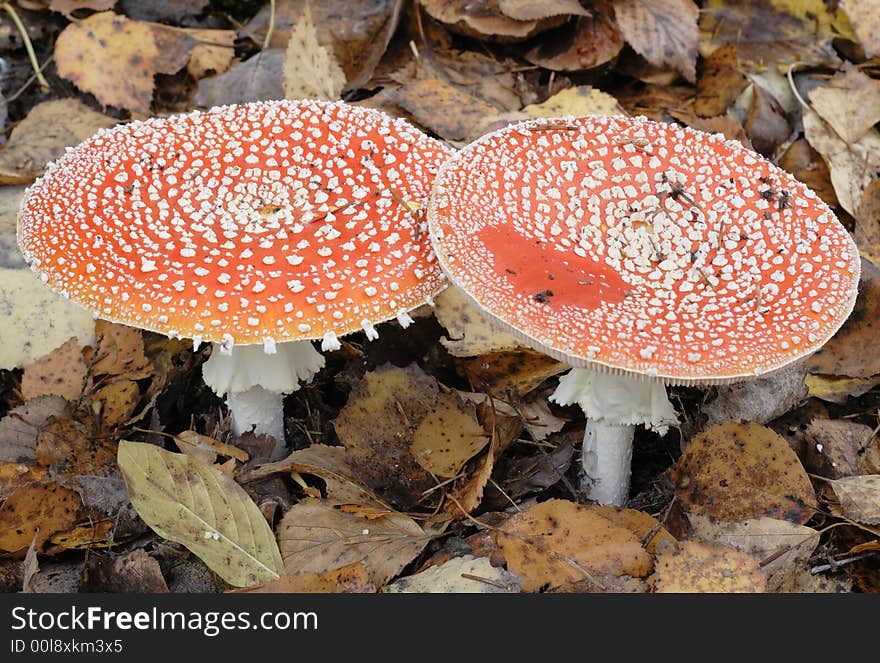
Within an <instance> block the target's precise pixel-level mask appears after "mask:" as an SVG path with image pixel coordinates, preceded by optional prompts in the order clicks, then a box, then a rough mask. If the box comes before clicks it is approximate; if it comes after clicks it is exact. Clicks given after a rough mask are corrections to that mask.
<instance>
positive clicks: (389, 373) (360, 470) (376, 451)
mask: <svg viewBox="0 0 880 663" xmlns="http://www.w3.org/2000/svg"><path fill="white" fill-rule="evenodd" d="M438 393H439V391H438V385H437V381H436V380H435V379H434V378H432V377H431V376H429V375H427V374H426V373H425V372H424V371H423V370H422V369H421V368H419V367H418V366H416V365H415V364H413V365H410V366H408V367H407V368H397V367H394V366H391V365H384V366H380V367H379V368H377V369H376V370H375V371H371V372H370V373H367V374H366V375H365V376H364V378H363V379H362V380H360V381H359V382H357V383H356V384H355V385H354V387H353V388H352V390H351V394H350V395H349V397H348V402H347V403H346V404H345V407H344V408H342V410H341V411H340V412H339V416H338V417H337V418H336V419H335V420H334V422H333V425H334V427H335V428H336V433H337V434H338V435H339V439H340V440H341V441H342V443H343V444H344V445H345V448H346V451H347V452H348V462H349V464H350V465H351V466H352V468H353V469H354V471H355V474H356V475H357V476H358V477H360V479H361V480H362V481H363V482H364V483H365V484H366V485H367V486H369V487H370V488H371V489H372V490H375V491H376V492H377V493H379V495H380V496H383V497H385V498H386V499H387V500H389V501H390V502H391V503H392V504H394V505H395V506H397V505H400V506H401V507H402V508H409V507H411V506H413V505H414V504H416V503H417V502H418V501H419V500H420V499H421V497H422V493H423V491H425V490H427V489H428V488H430V487H431V486H433V485H434V479H433V478H432V477H431V475H430V474H429V473H428V472H427V471H426V470H425V469H423V468H422V467H421V466H420V465H419V464H418V462H417V461H416V459H415V457H414V456H413V452H412V448H411V447H412V439H413V433H414V431H415V429H416V428H417V427H418V426H419V424H421V422H422V421H423V420H424V418H425V417H426V416H427V415H428V414H429V413H430V412H431V411H433V409H434V407H435V404H436V402H437V394H438Z"/></svg>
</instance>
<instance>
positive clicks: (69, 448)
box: [36, 417, 116, 488]
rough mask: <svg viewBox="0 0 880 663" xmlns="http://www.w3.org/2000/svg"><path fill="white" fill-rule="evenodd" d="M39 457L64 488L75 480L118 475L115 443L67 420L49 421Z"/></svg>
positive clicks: (40, 439) (41, 438)
mask: <svg viewBox="0 0 880 663" xmlns="http://www.w3.org/2000/svg"><path fill="white" fill-rule="evenodd" d="M36 455H37V460H38V461H39V462H40V464H41V465H45V466H47V467H49V468H51V470H52V473H53V475H55V476H56V477H57V478H58V480H59V481H60V482H61V483H62V484H66V479H67V478H68V477H72V476H77V475H80V476H93V477H98V476H107V475H109V474H112V473H113V472H115V463H114V460H115V456H116V445H115V444H114V443H113V439H112V438H108V437H103V436H97V437H93V436H91V435H89V433H88V430H87V429H86V427H85V426H83V425H82V424H81V423H79V422H78V421H74V420H73V419H69V418H67V417H50V418H49V419H47V420H46V422H45V423H44V424H43V425H42V426H41V427H40V434H39V435H38V436H37V448H36ZM67 487H69V488H72V486H67Z"/></svg>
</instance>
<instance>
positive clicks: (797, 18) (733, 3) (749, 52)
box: [700, 0, 842, 72]
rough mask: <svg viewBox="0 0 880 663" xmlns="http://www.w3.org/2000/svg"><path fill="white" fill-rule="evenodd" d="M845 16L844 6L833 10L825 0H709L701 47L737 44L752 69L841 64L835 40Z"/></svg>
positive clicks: (705, 52) (706, 52)
mask: <svg viewBox="0 0 880 663" xmlns="http://www.w3.org/2000/svg"><path fill="white" fill-rule="evenodd" d="M841 16H842V14H841V13H840V11H839V10H838V12H836V13H830V12H829V11H828V9H827V6H826V5H825V3H824V2H823V0H798V1H797V2H791V1H789V0H781V1H780V0H754V1H753V2H748V3H743V2H739V1H738V0H707V2H705V4H704V6H703V8H702V11H701V13H700V32H701V39H700V52H701V54H702V55H703V56H707V55H709V54H710V53H712V52H713V51H714V50H715V49H716V48H719V47H720V46H723V45H725V44H736V47H737V53H738V55H739V60H740V62H741V63H742V64H743V65H744V67H745V68H746V69H748V70H750V71H753V70H760V69H764V68H767V67H773V66H775V67H777V68H778V69H779V70H780V71H782V72H785V71H786V70H787V68H788V67H789V65H792V64H795V63H799V64H802V65H807V66H814V65H820V64H827V65H833V64H837V63H839V62H840V59H839V58H838V57H837V55H836V54H835V52H834V49H833V47H832V43H831V42H832V40H833V39H835V38H836V37H838V36H839V35H840V34H841V29H842V24H841V21H840V17H841Z"/></svg>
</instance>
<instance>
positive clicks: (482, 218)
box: [428, 116, 860, 504]
mask: <svg viewBox="0 0 880 663" xmlns="http://www.w3.org/2000/svg"><path fill="white" fill-rule="evenodd" d="M428 226H429V231H430V233H431V238H432V242H433V245H434V250H435V251H436V252H437V255H438V260H439V261H440V264H441V266H442V267H443V269H444V271H445V272H446V273H447V276H448V277H449V279H450V281H451V282H452V283H453V284H455V285H457V286H459V287H460V288H462V289H463V290H464V292H466V293H467V294H468V295H469V296H470V297H471V298H473V299H474V301H476V303H477V304H478V305H479V306H481V307H482V308H483V309H484V310H486V311H487V312H488V313H490V314H491V315H493V316H494V317H496V318H497V319H498V320H499V321H501V322H502V323H503V324H504V325H505V326H506V327H508V328H509V329H510V330H511V331H512V333H513V334H514V335H515V336H516V337H517V338H519V339H521V340H522V341H523V342H524V343H527V344H529V345H531V346H532V347H534V348H536V349H539V350H542V351H543V352H546V353H547V354H549V355H551V356H553V357H555V358H557V359H559V360H561V361H564V362H566V363H568V364H570V365H571V366H573V367H575V368H574V369H573V370H572V371H571V372H569V373H568V374H566V375H565V376H564V377H563V378H562V379H561V380H560V383H559V387H558V388H557V390H556V391H555V393H554V394H553V396H551V398H552V399H554V400H556V401H557V402H560V403H563V404H568V403H579V404H580V405H581V406H582V407H583V409H584V412H585V414H586V415H587V418H588V422H587V428H586V431H585V434H584V445H583V465H584V469H585V472H586V476H587V478H588V479H589V480H590V481H589V483H590V484H591V485H589V486H587V496H588V497H589V498H590V499H594V500H596V501H599V502H602V503H606V504H622V503H624V502H625V500H626V497H627V494H628V487H629V473H630V468H629V465H630V459H631V456H632V438H633V427H634V425H636V424H638V423H641V424H644V425H646V426H648V427H650V428H653V429H654V430H656V431H658V432H660V433H661V434H662V433H664V432H665V431H666V428H667V427H668V426H669V425H671V424H673V423H675V421H676V418H677V417H676V414H675V410H674V408H673V407H672V405H671V404H670V403H669V400H668V399H667V397H666V392H665V387H664V385H667V384H668V385H711V384H720V383H725V382H734V381H738V380H745V379H748V378H749V377H752V376H756V375H760V374H763V373H767V372H770V371H773V370H776V369H779V368H781V367H783V366H785V365H787V364H789V363H790V362H793V361H795V360H797V359H799V358H801V357H804V356H806V355H808V354H810V353H812V352H814V351H815V350H817V349H818V348H819V347H820V346H821V345H822V344H823V343H824V342H825V341H826V340H827V339H828V338H829V337H831V336H832V335H833V334H834V333H835V331H836V330H837V329H838V328H839V327H840V326H841V324H843V322H844V320H845V319H846V318H847V316H848V315H849V313H850V312H851V310H852V307H853V305H854V303H855V298H856V294H857V288H858V280H859V270H860V264H859V256H858V252H857V250H856V247H855V244H854V242H853V240H852V238H851V237H850V235H849V233H848V232H847V231H846V230H845V229H844V228H843V226H842V225H841V224H840V223H839V222H838V221H837V219H836V218H835V217H834V215H833V213H832V212H831V210H830V209H829V208H828V207H827V206H826V205H825V204H824V203H823V202H822V201H821V200H820V199H819V198H818V196H816V195H815V194H814V193H813V192H812V191H810V190H809V189H808V188H807V187H806V186H805V185H804V184H802V183H801V182H798V181H797V180H796V179H795V178H794V177H793V176H791V175H790V174H788V173H786V172H785V171H783V170H781V169H780V168H778V167H776V166H775V165H773V164H772V163H770V162H769V161H767V160H766V159H764V158H762V157H761V156H759V155H757V154H755V153H753V152H751V151H749V150H747V149H745V148H743V147H742V146H741V145H740V144H739V143H737V142H734V141H728V140H726V139H725V138H724V137H723V136H721V135H709V134H706V133H703V132H699V131H695V130H692V129H689V128H683V127H679V126H673V125H668V124H662V123H658V122H652V121H649V120H646V119H645V118H626V117H598V116H596V117H582V118H562V119H545V120H534V121H526V122H523V123H520V124H517V125H513V126H509V127H505V128H504V129H501V130H499V131H496V132H494V133H491V134H487V135H485V136H483V137H482V138H480V139H479V140H477V141H476V142H475V143H472V144H471V145H468V146H467V147H465V148H464V149H462V150H461V151H460V152H459V153H458V154H457V155H456V156H455V157H453V158H452V159H451V160H450V161H448V162H447V163H446V164H445V165H444V166H443V168H441V170H440V173H439V174H438V176H437V179H436V180H435V183H434V191H433V194H432V198H431V201H430V203H429V207H428Z"/></svg>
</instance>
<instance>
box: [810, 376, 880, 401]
mask: <svg viewBox="0 0 880 663" xmlns="http://www.w3.org/2000/svg"><path fill="white" fill-rule="evenodd" d="M804 383H805V384H806V385H807V389H808V390H809V394H810V396H815V397H816V398H821V399H822V400H823V401H829V402H831V403H846V401H847V399H848V398H849V397H850V396H861V395H862V394H864V393H867V392H868V391H870V390H871V389H873V388H874V387H876V386H877V385H878V384H880V375H875V376H873V377H869V378H847V377H837V376H835V375H813V374H809V375H807V376H806V378H804Z"/></svg>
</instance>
